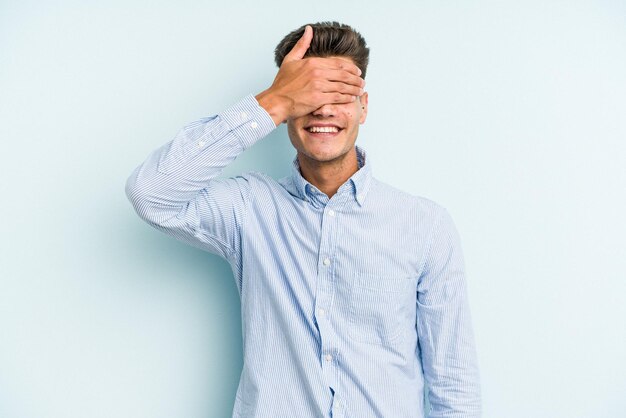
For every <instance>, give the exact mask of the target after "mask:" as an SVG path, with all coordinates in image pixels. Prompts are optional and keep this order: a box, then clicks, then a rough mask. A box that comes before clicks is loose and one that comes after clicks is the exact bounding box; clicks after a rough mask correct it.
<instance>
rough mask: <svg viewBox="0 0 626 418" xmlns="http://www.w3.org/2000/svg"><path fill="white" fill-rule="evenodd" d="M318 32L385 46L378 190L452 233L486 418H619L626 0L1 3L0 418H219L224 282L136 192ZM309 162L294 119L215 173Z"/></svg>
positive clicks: (225, 410)
mask: <svg viewBox="0 0 626 418" xmlns="http://www.w3.org/2000/svg"><path fill="white" fill-rule="evenodd" d="M324 20H338V21H342V22H345V23H348V24H351V25H353V26H354V27H355V28H356V29H357V30H359V31H361V32H362V34H363V35H364V36H365V38H366V40H367V42H368V45H369V46H370V48H371V57H370V61H371V62H370V67H369V69H368V74H367V90H368V91H369V97H370V107H369V116H368V120H367V122H366V124H365V125H363V127H362V128H361V133H360V135H359V138H358V141H357V143H358V144H360V145H362V146H363V148H364V149H365V150H366V151H367V152H368V155H369V156H370V157H371V161H372V163H373V167H374V176H375V177H377V178H378V179H380V180H382V181H385V182H387V183H389V184H391V185H394V186H396V187H398V188H401V189H403V190H406V191H407V192H410V193H412V194H415V195H420V196H425V197H428V198H430V199H432V200H435V201H436V202H438V203H440V204H441V205H443V206H445V207H446V208H448V210H449V211H450V213H451V214H452V216H453V218H454V220H455V222H456V224H457V227H458V229H459V232H460V234H461V237H462V244H463V248H464V252H465V259H466V266H467V280H468V286H469V297H470V305H471V309H472V317H473V322H474V327H475V333H476V341H477V348H478V354H479V364H480V367H481V377H482V388H483V400H484V417H485V418H503V417H506V418H529V417H532V418H586V417H593V418H615V417H619V416H624V415H623V414H624V411H625V410H626V397H625V393H626V326H625V324H624V319H625V318H626V308H625V306H624V300H625V295H626V244H625V236H626V223H625V221H624V215H625V214H626V169H625V166H626V164H625V163H626V145H625V140H626V121H625V120H626V3H624V2H623V1H617V0H616V1H609V0H606V1H602V0H598V1H572V0H568V1H546V0H541V1H535V0H531V1H524V2H519V1H495V0H494V1H487V0H484V1H468V0H465V1H445V2H443V1H410V2H409V1H407V2H393V1H388V2H364V1H362V0H361V1H344V2H336V1H315V2H296V1H292V2H288V1H270V2H263V3H261V2H252V1H245V0H243V1H239V2H209V1H191V0H188V1H177V2H163V1H131V0H124V1H121V0H114V1H109V2H104V4H103V3H96V2H85V1H69V0H68V1H64V0H58V1H49V2H44V1H24V0H22V1H7V0H5V1H2V2H0V139H1V148H0V149H1V161H2V163H1V164H0V170H1V171H0V192H1V196H2V197H1V198H2V201H1V205H0V210H1V212H0V213H1V215H2V222H1V224H0V228H1V229H0V232H1V234H0V416H2V417H3V418H39V417H42V418H92V417H93V418H99V417H116V418H144V417H145V418H166V417H167V418H179V417H184V418H207V417H211V418H212V417H217V418H219V417H229V416H230V414H231V412H232V406H233V403H234V397H235V391H236V388H237V383H238V380H239V374H240V372H241V366H242V349H241V344H242V339H241V319H240V302H239V298H238V294H237V290H236V286H235V282H234V280H233V277H232V273H231V271H230V267H229V266H228V264H227V263H226V261H224V260H222V259H220V258H218V257H216V256H213V255H210V254H207V253H204V252H202V251H200V250H197V249H195V248H192V247H189V246H185V245H184V244H182V243H179V242H177V241H175V240H174V239H173V238H170V237H168V236H166V235H163V234H161V233H160V232H157V231H156V230H154V229H151V228H150V227H149V226H148V225H147V224H145V223H143V222H142V221H141V220H140V219H139V218H138V217H137V216H136V214H135V212H134V211H133V209H132V206H131V205H130V203H129V202H128V201H127V199H126V196H125V193H124V186H125V182H126V178H127V177H128V176H129V175H130V173H131V172H132V170H133V169H134V168H135V167H136V166H137V165H139V164H140V163H141V162H142V161H143V160H144V159H145V158H146V157H147V155H148V153H149V152H150V151H152V150H153V149H155V148H156V147H158V146H160V145H162V144H163V143H165V142H167V141H169V140H171V139H172V138H173V137H174V136H175V134H176V133H177V132H178V130H179V129H180V128H181V127H182V126H183V125H184V124H186V123H188V122H191V121H193V120H196V119H198V118H200V117H204V116H209V115H212V114H215V113H217V112H219V111H221V110H223V109H224V108H226V107H227V106H230V105H232V104H233V103H235V102H237V101H238V100H240V99H241V98H242V97H244V96H245V95H247V94H256V93H258V92H260V91H262V90H264V89H265V88H267V87H268V86H269V85H270V84H271V82H272V80H273V77H274V75H275V72H276V68H275V66H274V63H273V50H274V47H275V46H276V44H277V43H278V42H279V41H280V39H281V38H282V37H283V36H284V35H285V34H286V33H288V32H289V31H291V30H293V29H295V28H297V27H299V26H300V25H302V24H305V23H311V22H317V21H324ZM294 156H295V151H294V149H293V148H292V146H291V144H290V143H289V140H288V138H287V135H286V129H285V126H281V127H280V128H278V129H277V130H276V131H274V132H273V133H272V134H271V135H270V136H268V137H267V138H265V139H263V140H262V141H260V142H259V143H257V144H256V145H255V146H253V147H252V148H251V149H250V150H248V151H246V152H245V153H244V154H242V155H241V156H240V157H239V158H238V159H237V160H236V162H235V163H234V164H232V165H231V166H229V167H228V168H227V169H226V170H225V171H224V172H223V175H224V176H230V175H234V174H237V173H239V172H242V171H247V170H257V171H264V172H266V173H268V174H269V175H271V176H273V177H275V178H279V177H282V176H284V175H287V174H288V173H289V164H290V162H291V159H292V158H293V157H294ZM415 396H420V394H417V393H416V394H415ZM390 418H393V417H390Z"/></svg>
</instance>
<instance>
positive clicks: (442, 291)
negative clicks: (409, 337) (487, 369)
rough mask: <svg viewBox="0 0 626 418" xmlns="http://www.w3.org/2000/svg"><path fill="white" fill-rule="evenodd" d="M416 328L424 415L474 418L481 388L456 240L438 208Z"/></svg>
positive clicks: (451, 224) (478, 412)
mask: <svg viewBox="0 0 626 418" xmlns="http://www.w3.org/2000/svg"><path fill="white" fill-rule="evenodd" d="M416 325H417V331H418V341H419V345H420V349H421V357H422V358H421V360H422V366H423V370H424V376H425V379H426V382H427V383H428V386H429V398H428V400H429V402H430V405H431V412H430V414H429V415H428V417H429V418H444V417H445V418H479V417H480V415H481V389H480V376H479V369H478V360H477V355H476V348H475V342H474V335H473V329H472V321H471V315H470V307H469V301H468V295H467V283H466V280H465V267H464V259H463V253H462V250H461V242H460V237H459V235H458V232H457V230H456V227H455V225H454V222H453V220H452V218H451V217H450V215H449V213H448V211H447V210H446V209H442V211H441V214H440V216H439V217H438V219H437V221H436V222H435V226H434V229H433V235H432V240H431V245H430V248H429V252H428V255H427V258H426V261H425V264H424V270H423V274H422V275H421V277H420V279H419V282H418V291H417V324H416Z"/></svg>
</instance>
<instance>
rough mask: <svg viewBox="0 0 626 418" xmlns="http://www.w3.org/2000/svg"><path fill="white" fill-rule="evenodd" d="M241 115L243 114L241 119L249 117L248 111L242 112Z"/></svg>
mask: <svg viewBox="0 0 626 418" xmlns="http://www.w3.org/2000/svg"><path fill="white" fill-rule="evenodd" d="M239 116H241V119H245V118H247V117H248V114H247V113H246V112H241V114H240V115H239Z"/></svg>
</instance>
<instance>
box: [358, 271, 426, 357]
mask: <svg viewBox="0 0 626 418" xmlns="http://www.w3.org/2000/svg"><path fill="white" fill-rule="evenodd" d="M415 286H416V279H414V278H412V277H407V276H384V275H370V274H362V273H359V274H357V275H355V276H354V277H353V282H352V289H351V291H350V314H349V321H350V326H349V328H348V335H349V337H350V338H351V339H352V340H354V341H356V342H360V343H367V344H375V345H383V346H391V345H397V344H400V343H401V342H402V340H403V338H404V334H405V332H406V330H407V329H408V328H410V326H407V325H410V324H411V323H412V324H413V328H414V324H415V318H409V316H410V312H411V311H412V306H411V305H415V303H416V293H415V292H416V287H415ZM411 321H412V322H411Z"/></svg>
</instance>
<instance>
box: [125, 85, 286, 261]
mask: <svg viewBox="0 0 626 418" xmlns="http://www.w3.org/2000/svg"><path fill="white" fill-rule="evenodd" d="M275 127H276V125H275V124H274V122H273V121H272V119H271V118H270V116H269V115H268V114H267V112H266V111H265V110H264V109H263V108H262V107H260V106H259V105H258V103H257V102H256V100H255V99H254V97H252V96H248V97H246V98H245V99H243V100H242V101H240V102H239V103H237V104H235V105H234V106H232V107H231V108H229V109H227V110H225V111H224V112H222V113H220V114H218V115H214V116H211V117H208V118H203V119H200V120H197V121H195V122H192V123H190V124H188V125H186V126H185V127H183V128H182V129H181V130H180V131H179V132H178V134H177V135H176V137H175V138H174V139H173V140H172V141H170V142H168V143H167V144H165V145H163V146H162V147H160V148H158V149H156V150H154V151H153V152H152V153H151V154H150V155H149V156H148V158H147V159H146V161H144V162H143V163H142V164H141V165H139V166H138V167H137V168H136V169H135V170H134V171H133V173H132V174H131V175H130V177H129V178H128V180H127V181H126V195H127V196H128V199H129V200H130V201H131V202H132V204H133V206H134V208H135V210H136V211H137V214H138V215H139V216H140V217H141V218H142V219H143V220H145V221H146V222H147V223H148V224H150V225H151V226H153V227H155V228H157V229H159V230H161V231H163V232H165V233H167V234H169V235H172V236H174V237H175V238H176V239H178V240H181V241H183V242H186V243H188V244H191V245H193V246H196V247H198V248H201V249H204V250H206V251H209V252H211V253H214V254H218V255H220V256H222V257H224V258H230V257H231V256H232V255H233V252H234V251H235V249H236V248H237V247H238V238H239V228H240V225H241V223H242V219H243V217H244V215H245V208H246V203H247V202H248V195H249V192H250V191H249V186H248V184H247V179H246V177H243V176H237V177H235V178H229V179H224V180H222V179H215V177H217V176H218V175H219V174H220V173H221V171H222V170H223V169H224V167H226V166H227V165H228V164H230V163H231V162H232V161H233V160H235V159H236V158H237V156H238V155H239V154H240V153H242V152H243V151H244V150H246V149H247V148H249V147H250V146H252V145H253V144H254V143H255V142H256V141H258V140H259V139H261V138H263V137H265V136H266V135H268V134H269V133H270V132H271V131H272V130H273V129H274V128H275Z"/></svg>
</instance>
